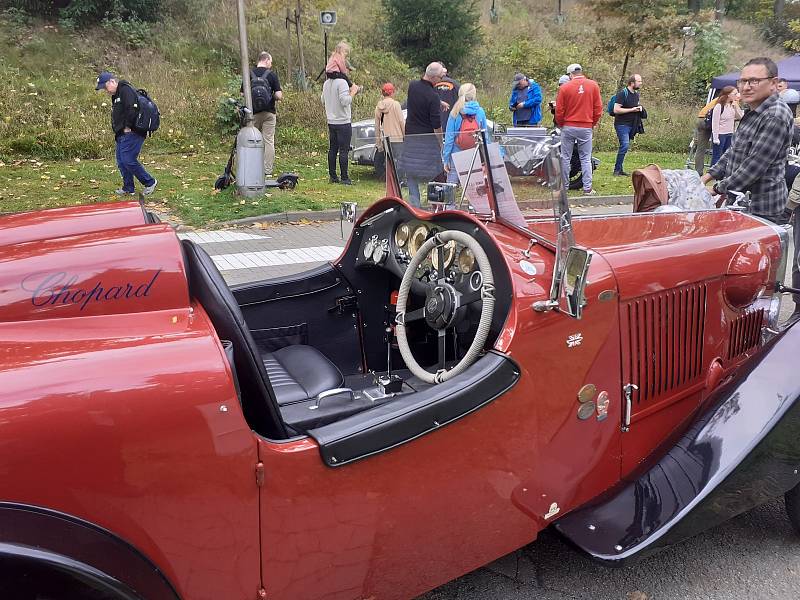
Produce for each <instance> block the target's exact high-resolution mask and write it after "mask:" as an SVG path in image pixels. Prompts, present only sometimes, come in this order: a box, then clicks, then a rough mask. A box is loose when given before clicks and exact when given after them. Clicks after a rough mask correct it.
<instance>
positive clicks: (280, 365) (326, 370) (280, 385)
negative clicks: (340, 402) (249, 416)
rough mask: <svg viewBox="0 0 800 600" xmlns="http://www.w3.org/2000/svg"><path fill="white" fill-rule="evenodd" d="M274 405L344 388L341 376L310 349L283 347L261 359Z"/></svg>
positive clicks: (330, 363)
mask: <svg viewBox="0 0 800 600" xmlns="http://www.w3.org/2000/svg"><path fill="white" fill-rule="evenodd" d="M261 358H262V359H263V361H264V367H265V368H266V369H267V375H268V376H269V382H270V384H272V389H273V391H274V392H275V396H276V398H277V399H278V404H280V405H284V404H294V403H295V402H302V401H303V400H308V399H309V398H314V397H315V396H316V395H317V394H319V393H320V392H324V391H325V390H332V389H334V388H338V387H342V385H344V377H342V373H341V371H339V369H337V368H336V365H334V364H333V363H332V362H331V361H329V360H328V359H327V358H326V357H325V355H323V354H322V353H321V352H320V351H319V350H317V349H316V348H312V347H311V346H302V345H297V346H286V347H285V348H281V349H280V350H275V351H274V352H270V353H268V354H264V355H262V357H261Z"/></svg>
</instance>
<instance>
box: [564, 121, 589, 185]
mask: <svg viewBox="0 0 800 600" xmlns="http://www.w3.org/2000/svg"><path fill="white" fill-rule="evenodd" d="M575 146H577V147H578V156H580V158H581V171H582V173H581V175H582V177H583V182H582V183H583V191H584V192H588V191H590V190H591V189H592V128H591V127H568V126H567V127H562V128H561V173H562V177H563V178H564V185H568V183H569V170H570V169H569V167H570V162H571V160H572V150H573V148H574V147H575Z"/></svg>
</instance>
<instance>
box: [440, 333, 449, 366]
mask: <svg viewBox="0 0 800 600" xmlns="http://www.w3.org/2000/svg"><path fill="white" fill-rule="evenodd" d="M446 340H447V330H446V329H440V330H439V339H438V344H439V370H442V369H444V365H445V363H446V362H447V344H446V343H445V341H446Z"/></svg>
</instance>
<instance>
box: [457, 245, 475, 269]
mask: <svg viewBox="0 0 800 600" xmlns="http://www.w3.org/2000/svg"><path fill="white" fill-rule="evenodd" d="M474 267H475V255H474V254H473V253H472V250H470V249H469V248H464V249H463V250H462V251H461V252H459V253H458V270H459V271H461V272H462V273H464V275H466V274H467V273H469V272H470V271H472V269H473V268H474Z"/></svg>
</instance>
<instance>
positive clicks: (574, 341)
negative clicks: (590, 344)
mask: <svg viewBox="0 0 800 600" xmlns="http://www.w3.org/2000/svg"><path fill="white" fill-rule="evenodd" d="M582 343H583V334H582V333H573V334H572V335H571V336H569V337H568V338H567V348H575V347H576V346H580V345H581V344H582Z"/></svg>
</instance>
